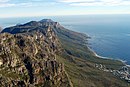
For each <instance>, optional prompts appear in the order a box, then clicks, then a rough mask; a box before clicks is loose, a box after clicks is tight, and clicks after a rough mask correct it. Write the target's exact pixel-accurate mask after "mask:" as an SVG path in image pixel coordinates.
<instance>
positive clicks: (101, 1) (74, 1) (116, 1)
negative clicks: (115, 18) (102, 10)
mask: <svg viewBox="0 0 130 87" xmlns="http://www.w3.org/2000/svg"><path fill="white" fill-rule="evenodd" d="M58 1H59V2H62V3H68V4H69V5H71V6H125V5H130V0H58Z"/></svg>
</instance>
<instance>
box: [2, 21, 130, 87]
mask: <svg viewBox="0 0 130 87" xmlns="http://www.w3.org/2000/svg"><path fill="white" fill-rule="evenodd" d="M0 38H1V40H0V75H1V76H0V85H1V86H5V87H13V86H18V87H19V86H20V87H24V86H29V87H129V84H128V82H127V81H126V80H124V79H120V78H119V77H118V76H116V75H117V74H116V75H115V71H116V70H117V72H118V70H120V69H122V67H124V66H125V64H124V63H122V62H121V61H118V60H112V59H102V58H99V57H97V56H95V54H94V53H93V52H92V51H91V50H90V49H89V48H88V46H87V40H88V38H90V37H88V36H87V35H85V34H82V33H78V32H74V31H71V30H68V29H66V28H64V27H63V26H62V25H60V24H59V23H58V22H54V21H52V20H51V19H43V20H41V21H31V22H28V23H26V24H23V25H16V26H13V27H8V28H5V29H4V30H3V31H2V32H1V34H0ZM113 73H114V74H113Z"/></svg>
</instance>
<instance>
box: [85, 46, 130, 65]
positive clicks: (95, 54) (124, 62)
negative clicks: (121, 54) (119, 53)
mask: <svg viewBox="0 0 130 87" xmlns="http://www.w3.org/2000/svg"><path fill="white" fill-rule="evenodd" d="M87 47H88V49H89V50H90V51H91V52H92V53H93V54H94V56H96V57H98V58H103V59H110V60H118V61H120V62H122V63H123V64H124V65H125V66H127V67H130V65H128V64H126V62H127V61H123V60H121V59H113V58H109V57H104V56H100V55H98V54H97V53H96V52H95V51H94V50H93V49H91V48H90V47H89V46H87Z"/></svg>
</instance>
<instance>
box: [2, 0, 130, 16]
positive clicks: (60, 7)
mask: <svg viewBox="0 0 130 87" xmlns="http://www.w3.org/2000/svg"><path fill="white" fill-rule="evenodd" d="M87 14H130V0H0V17H1V18H3V17H28V16H61V15H87Z"/></svg>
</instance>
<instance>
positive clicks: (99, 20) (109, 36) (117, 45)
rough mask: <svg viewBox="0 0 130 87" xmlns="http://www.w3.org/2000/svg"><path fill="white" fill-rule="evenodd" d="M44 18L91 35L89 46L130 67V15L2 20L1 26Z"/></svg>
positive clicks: (0, 21) (0, 19)
mask: <svg viewBox="0 0 130 87" xmlns="http://www.w3.org/2000/svg"><path fill="white" fill-rule="evenodd" d="M44 18H50V19H52V20H54V21H57V22H60V24H62V25H63V26H65V27H66V28H68V29H71V30H74V31H78V32H81V33H85V34H87V35H89V36H90V37H91V39H89V46H90V47H91V49H93V50H94V51H95V52H96V53H97V54H98V55H100V56H104V57H109V58H113V59H121V60H123V61H127V64H129V65H130V15H80V16H57V17H26V18H25V17H24V18H0V26H2V27H4V28H5V27H8V26H13V25H15V24H21V23H22V24H23V23H26V22H29V21H32V20H36V21H37V20H41V19H44Z"/></svg>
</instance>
